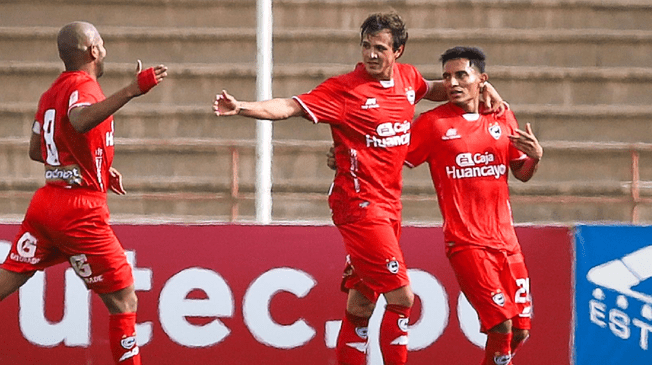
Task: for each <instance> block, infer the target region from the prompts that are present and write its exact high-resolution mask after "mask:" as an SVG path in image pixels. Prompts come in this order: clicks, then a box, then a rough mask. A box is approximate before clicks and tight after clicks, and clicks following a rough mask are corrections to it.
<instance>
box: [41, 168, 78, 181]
mask: <svg viewBox="0 0 652 365" xmlns="http://www.w3.org/2000/svg"><path fill="white" fill-rule="evenodd" d="M45 181H46V182H53V181H65V182H66V183H67V184H68V185H81V182H82V177H81V172H80V170H79V166H77V165H68V166H49V165H46V166H45Z"/></svg>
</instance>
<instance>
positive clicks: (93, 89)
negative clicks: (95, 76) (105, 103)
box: [67, 79, 104, 114]
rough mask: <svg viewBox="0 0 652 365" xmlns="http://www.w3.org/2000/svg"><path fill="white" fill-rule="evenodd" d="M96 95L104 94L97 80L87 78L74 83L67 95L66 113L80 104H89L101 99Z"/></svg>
mask: <svg viewBox="0 0 652 365" xmlns="http://www.w3.org/2000/svg"><path fill="white" fill-rule="evenodd" d="M98 95H104V94H103V93H102V90H101V89H100V86H99V84H98V83H97V82H95V81H93V80H91V79H88V80H86V81H83V82H81V83H79V84H78V85H76V87H75V88H74V89H73V90H72V92H71V93H70V96H69V97H68V113H67V114H70V111H71V110H72V109H74V108H77V107H80V106H89V105H92V104H95V103H97V102H99V101H101V100H99V99H98Z"/></svg>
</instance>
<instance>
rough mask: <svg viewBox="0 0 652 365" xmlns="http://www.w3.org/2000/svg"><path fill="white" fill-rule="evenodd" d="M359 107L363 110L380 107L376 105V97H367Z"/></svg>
mask: <svg viewBox="0 0 652 365" xmlns="http://www.w3.org/2000/svg"><path fill="white" fill-rule="evenodd" d="M361 108H362V109H364V110H367V109H374V108H380V105H378V101H376V98H368V99H367V101H366V102H365V103H364V105H363V106H361Z"/></svg>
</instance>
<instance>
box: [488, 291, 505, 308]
mask: <svg viewBox="0 0 652 365" xmlns="http://www.w3.org/2000/svg"><path fill="white" fill-rule="evenodd" d="M491 300H493V301H494V303H496V304H498V305H499V306H501V307H502V306H504V305H505V295H504V294H503V293H496V294H494V295H493V296H492V297H491Z"/></svg>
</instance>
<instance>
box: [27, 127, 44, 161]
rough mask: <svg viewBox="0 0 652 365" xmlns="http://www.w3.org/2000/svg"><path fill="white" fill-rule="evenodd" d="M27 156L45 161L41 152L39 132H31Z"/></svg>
mask: <svg viewBox="0 0 652 365" xmlns="http://www.w3.org/2000/svg"><path fill="white" fill-rule="evenodd" d="M29 158H31V159H32V160H34V161H36V162H45V161H43V155H42V154H41V135H40V134H39V133H32V135H31V136H30V138H29Z"/></svg>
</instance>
